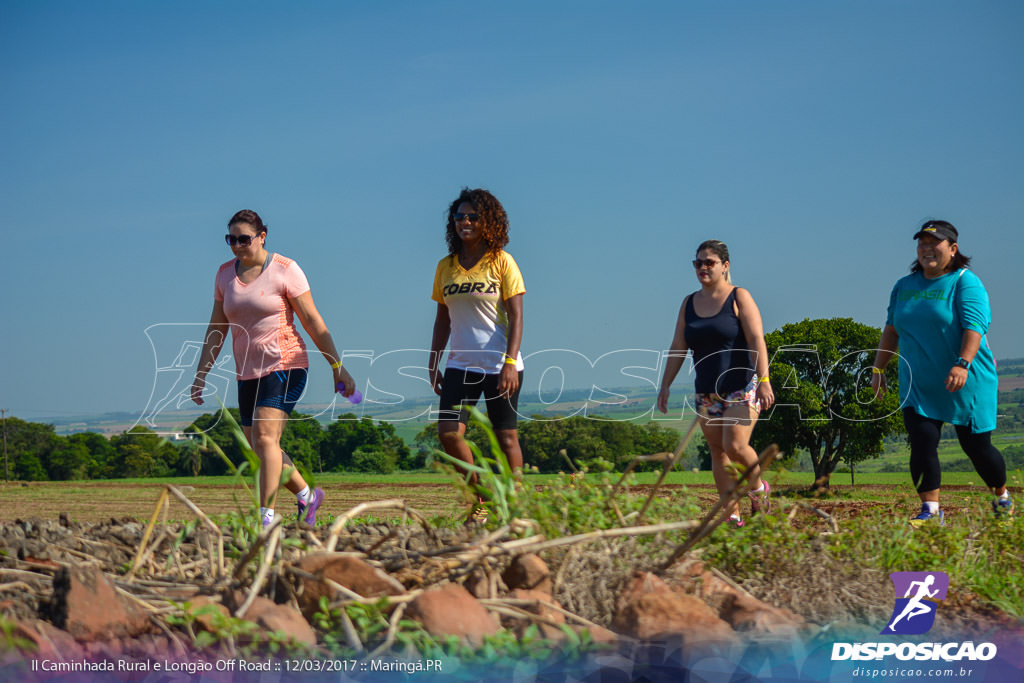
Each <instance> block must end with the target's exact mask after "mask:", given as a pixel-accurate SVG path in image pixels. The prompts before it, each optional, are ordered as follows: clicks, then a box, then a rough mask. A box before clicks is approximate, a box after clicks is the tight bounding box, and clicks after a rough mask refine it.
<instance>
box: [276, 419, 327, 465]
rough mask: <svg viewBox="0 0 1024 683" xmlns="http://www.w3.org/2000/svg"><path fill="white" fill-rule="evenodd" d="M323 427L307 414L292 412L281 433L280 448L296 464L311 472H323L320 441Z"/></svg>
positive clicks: (322, 436) (322, 435)
mask: <svg viewBox="0 0 1024 683" xmlns="http://www.w3.org/2000/svg"><path fill="white" fill-rule="evenodd" d="M323 438H324V428H323V427H322V426H321V425H320V423H319V422H317V421H316V420H315V419H313V418H312V417H311V416H309V415H303V414H302V413H299V412H293V413H292V415H291V418H290V419H289V420H288V422H287V424H285V426H284V432H283V433H282V434H281V449H282V450H284V452H286V453H287V454H288V456H289V457H290V458H291V459H292V460H293V461H294V462H295V463H297V464H299V465H301V466H302V467H305V468H307V469H309V470H310V471H311V472H323V471H324V468H323V463H322V461H321V460H320V442H321V441H323Z"/></svg>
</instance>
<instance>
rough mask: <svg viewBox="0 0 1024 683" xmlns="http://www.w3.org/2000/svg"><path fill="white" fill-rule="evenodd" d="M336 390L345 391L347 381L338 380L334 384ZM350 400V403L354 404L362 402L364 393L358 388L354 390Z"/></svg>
mask: <svg viewBox="0 0 1024 683" xmlns="http://www.w3.org/2000/svg"><path fill="white" fill-rule="evenodd" d="M334 390H335V391H337V392H338V393H339V394H340V393H341V392H343V391H345V383H344V382H338V383H337V384H336V385H334ZM348 400H349V403H353V404H355V403H361V402H362V400H363V395H362V394H361V393H359V390H358V389H356V390H355V391H354V392H352V395H351V396H349V397H348Z"/></svg>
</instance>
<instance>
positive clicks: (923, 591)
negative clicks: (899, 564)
mask: <svg viewBox="0 0 1024 683" xmlns="http://www.w3.org/2000/svg"><path fill="white" fill-rule="evenodd" d="M889 578H890V579H892V585H893V586H894V587H895V588H896V604H895V605H894V606H893V609H892V616H891V617H890V618H889V625H888V626H886V627H885V628H884V629H882V633H883V634H890V633H899V634H901V635H908V636H909V635H918V634H921V633H927V632H928V630H929V629H930V628H931V627H932V625H933V624H934V623H935V611H936V609H937V608H938V604H937V603H938V601H939V600H945V599H946V591H948V590H949V577H948V576H947V575H946V574H945V573H944V572H893V573H892V574H889Z"/></svg>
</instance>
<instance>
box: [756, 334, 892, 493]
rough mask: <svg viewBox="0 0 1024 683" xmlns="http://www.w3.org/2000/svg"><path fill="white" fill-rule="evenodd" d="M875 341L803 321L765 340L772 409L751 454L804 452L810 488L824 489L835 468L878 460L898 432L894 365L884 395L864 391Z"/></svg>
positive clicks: (888, 371)
mask: <svg viewBox="0 0 1024 683" xmlns="http://www.w3.org/2000/svg"><path fill="white" fill-rule="evenodd" d="M880 337H881V330H879V329H878V328H876V327H870V326H868V325H863V324H861V323H858V322H855V321H854V320H852V319H851V318H831V319H818V320H803V321H802V322H799V323H791V324H788V325H784V326H783V327H782V329H780V330H776V331H774V332H771V333H769V334H768V335H766V341H767V344H768V353H769V354H770V355H771V356H772V362H771V372H770V374H771V378H772V380H771V381H772V389H773V390H774V392H775V400H776V404H775V406H774V407H773V408H772V409H771V410H770V411H769V412H768V413H766V414H763V415H762V416H761V419H760V420H758V422H757V426H756V427H755V428H754V434H753V440H752V443H753V445H754V447H755V449H757V450H761V449H763V448H764V447H766V446H767V445H768V444H771V443H777V444H778V445H779V448H780V449H781V450H782V451H783V452H784V453H787V454H790V455H793V454H795V453H796V452H797V450H798V449H803V450H805V451H806V452H807V453H808V454H809V455H810V458H811V463H812V464H813V466H814V478H815V486H828V479H829V477H830V476H831V474H832V472H833V471H834V470H835V468H836V465H838V464H839V462H840V461H845V462H847V463H848V464H851V465H853V464H854V463H857V462H860V461H862V460H866V459H869V458H874V457H877V456H879V455H880V454H881V453H882V449H883V440H884V438H885V437H886V436H887V435H889V434H891V433H893V432H895V431H898V430H900V429H902V428H903V420H902V416H901V413H900V411H899V396H898V391H897V377H896V375H897V370H896V363H895V362H893V363H890V364H889V367H888V368H887V369H886V380H887V382H888V385H889V393H888V394H886V395H885V396H884V397H883V398H881V399H876V398H875V397H874V394H873V393H872V391H871V369H870V368H871V363H872V361H873V360H874V355H875V349H876V348H877V347H878V341H879V339H880Z"/></svg>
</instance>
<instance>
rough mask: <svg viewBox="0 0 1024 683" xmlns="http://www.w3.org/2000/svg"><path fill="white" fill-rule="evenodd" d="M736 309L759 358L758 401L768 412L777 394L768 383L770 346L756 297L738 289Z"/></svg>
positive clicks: (757, 370) (757, 361) (745, 333)
mask: <svg viewBox="0 0 1024 683" xmlns="http://www.w3.org/2000/svg"><path fill="white" fill-rule="evenodd" d="M736 307H737V308H738V309H739V319H740V326H741V327H742V328H743V334H744V336H746V338H747V342H748V343H749V344H750V345H751V346H753V349H752V350H753V351H754V353H755V354H756V356H757V359H756V368H755V372H757V378H758V381H757V400H758V401H760V405H761V410H767V409H768V408H770V407H771V406H772V404H773V403H775V392H774V391H772V384H771V382H769V381H768V345H767V344H766V343H765V341H764V325H763V324H762V322H761V311H760V310H759V309H758V308H757V304H756V303H754V297H752V296H751V295H750V292H748V291H747V290H745V289H743V288H742V287H737V288H736Z"/></svg>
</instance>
